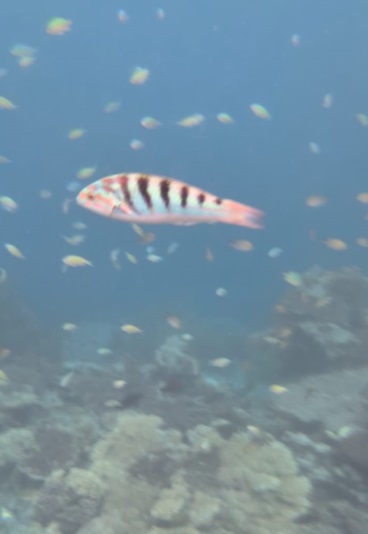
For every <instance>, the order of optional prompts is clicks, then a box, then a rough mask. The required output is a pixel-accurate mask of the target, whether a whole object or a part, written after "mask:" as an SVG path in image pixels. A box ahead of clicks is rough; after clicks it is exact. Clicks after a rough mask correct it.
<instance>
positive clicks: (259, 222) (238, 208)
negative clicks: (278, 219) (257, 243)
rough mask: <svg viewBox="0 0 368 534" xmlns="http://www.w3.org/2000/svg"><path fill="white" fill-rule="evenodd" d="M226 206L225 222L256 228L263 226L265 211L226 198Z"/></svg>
mask: <svg viewBox="0 0 368 534" xmlns="http://www.w3.org/2000/svg"><path fill="white" fill-rule="evenodd" d="M224 208H225V210H224V211H225V213H224V218H223V222H224V223H228V224H236V225H238V226H247V227H248V228H255V229H260V228H263V217H264V213H263V211H260V210H258V209H256V208H253V207H252V206H247V205H246V204H241V203H240V202H235V201H234V200H224Z"/></svg>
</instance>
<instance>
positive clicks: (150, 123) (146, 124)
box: [141, 117, 162, 130]
mask: <svg viewBox="0 0 368 534" xmlns="http://www.w3.org/2000/svg"><path fill="white" fill-rule="evenodd" d="M161 124H162V123H161V122H160V121H158V120H157V119H154V118H153V117H143V118H142V119H141V125H142V126H143V128H146V129H147V130H155V129H156V128H158V127H159V126H161Z"/></svg>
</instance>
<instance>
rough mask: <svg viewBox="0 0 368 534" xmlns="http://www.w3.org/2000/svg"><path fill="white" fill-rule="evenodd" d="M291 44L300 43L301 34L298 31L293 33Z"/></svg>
mask: <svg viewBox="0 0 368 534" xmlns="http://www.w3.org/2000/svg"><path fill="white" fill-rule="evenodd" d="M291 44H292V45H293V46H299V45H300V35H299V34H298V33H293V35H292V36H291Z"/></svg>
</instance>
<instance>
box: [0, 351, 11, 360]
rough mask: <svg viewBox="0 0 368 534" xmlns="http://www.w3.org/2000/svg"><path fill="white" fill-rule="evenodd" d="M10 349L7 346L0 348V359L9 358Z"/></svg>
mask: <svg viewBox="0 0 368 534" xmlns="http://www.w3.org/2000/svg"><path fill="white" fill-rule="evenodd" d="M11 352H12V351H11V350H10V349H8V348H2V349H0V360H6V358H9V356H10V355H11Z"/></svg>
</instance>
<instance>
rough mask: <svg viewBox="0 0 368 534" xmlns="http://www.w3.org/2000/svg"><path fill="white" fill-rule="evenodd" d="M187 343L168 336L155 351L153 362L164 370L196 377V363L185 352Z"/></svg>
mask: <svg viewBox="0 0 368 534" xmlns="http://www.w3.org/2000/svg"><path fill="white" fill-rule="evenodd" d="M187 347H188V342H187V341H185V340H184V339H183V338H182V337H180V336H170V337H168V338H167V339H166V341H165V343H163V345H161V347H160V348H159V349H157V350H156V355H155V362H156V364H157V365H159V366H160V367H163V368H165V369H166V370H171V371H175V372H180V373H183V374H189V375H194V376H197V375H199V365H198V362H197V361H196V360H195V359H194V358H193V357H192V356H190V355H189V354H187V352H186V350H187Z"/></svg>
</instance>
